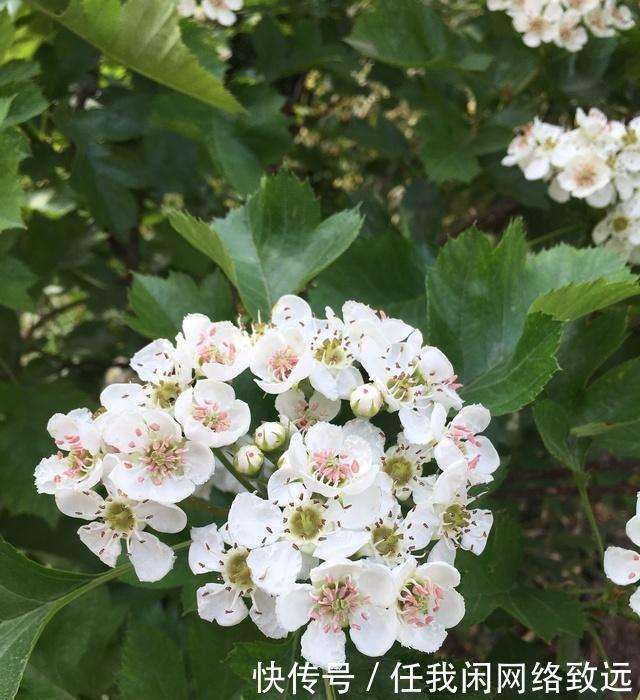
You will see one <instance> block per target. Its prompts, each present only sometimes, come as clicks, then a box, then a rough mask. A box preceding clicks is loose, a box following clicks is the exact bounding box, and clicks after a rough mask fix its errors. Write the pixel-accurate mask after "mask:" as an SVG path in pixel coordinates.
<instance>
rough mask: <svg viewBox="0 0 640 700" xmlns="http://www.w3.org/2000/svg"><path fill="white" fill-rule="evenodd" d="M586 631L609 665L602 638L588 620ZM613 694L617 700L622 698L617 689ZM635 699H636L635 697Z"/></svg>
mask: <svg viewBox="0 0 640 700" xmlns="http://www.w3.org/2000/svg"><path fill="white" fill-rule="evenodd" d="M587 631H588V632H589V634H590V635H591V637H592V638H593V642H594V644H595V645H596V649H597V650H598V653H599V654H600V657H601V658H602V660H603V661H605V662H606V663H608V664H609V666H611V662H610V660H609V654H607V650H606V649H605V648H604V644H603V643H602V639H600V635H599V634H598V630H596V628H595V627H594V626H593V624H591V623H590V622H589V623H587ZM613 694H614V696H615V697H616V698H617V700H622V696H621V694H620V693H619V692H618V691H613ZM636 700H638V699H637V698H636Z"/></svg>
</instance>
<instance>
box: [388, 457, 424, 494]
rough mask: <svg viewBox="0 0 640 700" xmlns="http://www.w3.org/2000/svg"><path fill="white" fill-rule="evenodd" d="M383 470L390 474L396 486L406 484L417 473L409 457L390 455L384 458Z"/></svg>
mask: <svg viewBox="0 0 640 700" xmlns="http://www.w3.org/2000/svg"><path fill="white" fill-rule="evenodd" d="M382 470H383V471H384V472H385V473H386V474H388V475H389V476H390V477H391V478H392V479H393V483H394V485H395V486H405V485H406V484H408V483H409V481H410V480H411V478H412V477H413V475H414V474H415V473H416V468H415V465H414V464H413V463H412V462H411V460H409V459H407V457H401V456H399V455H398V456H396V457H388V458H386V459H385V460H384V463H383V465H382Z"/></svg>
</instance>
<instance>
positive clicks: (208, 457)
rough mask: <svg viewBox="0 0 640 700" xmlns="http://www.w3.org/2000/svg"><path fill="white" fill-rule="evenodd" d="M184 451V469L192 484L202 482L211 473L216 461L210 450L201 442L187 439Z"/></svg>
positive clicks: (209, 476) (206, 479)
mask: <svg viewBox="0 0 640 700" xmlns="http://www.w3.org/2000/svg"><path fill="white" fill-rule="evenodd" d="M184 447H185V452H184V470H185V474H186V476H188V477H189V479H190V480H191V481H192V482H193V483H194V484H204V483H205V481H208V480H209V479H210V478H211V475H212V474H213V470H214V469H215V466H216V463H215V460H214V458H213V453H212V452H211V450H210V449H209V448H208V447H207V446H206V445H203V444H202V443H199V442H193V441H192V440H187V442H186V443H185V446H184Z"/></svg>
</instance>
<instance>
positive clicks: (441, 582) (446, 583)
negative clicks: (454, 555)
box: [418, 561, 460, 588]
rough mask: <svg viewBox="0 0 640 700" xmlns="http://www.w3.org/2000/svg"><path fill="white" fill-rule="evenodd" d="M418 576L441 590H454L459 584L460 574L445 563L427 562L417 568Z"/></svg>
mask: <svg viewBox="0 0 640 700" xmlns="http://www.w3.org/2000/svg"><path fill="white" fill-rule="evenodd" d="M418 575H419V576H421V577H423V578H427V579H430V580H431V581H433V582H434V583H435V584H437V585H438V586H440V587H441V588H455V587H456V586H457V585H458V584H459V583H460V572H459V571H458V570H457V569H456V568H455V567H453V566H451V565H450V564H447V563H445V562H435V561H434V562H429V563H427V564H422V566H419V567H418Z"/></svg>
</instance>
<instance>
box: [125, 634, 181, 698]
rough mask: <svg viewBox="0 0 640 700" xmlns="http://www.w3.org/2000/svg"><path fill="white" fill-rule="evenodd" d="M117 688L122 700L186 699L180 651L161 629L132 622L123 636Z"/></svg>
mask: <svg viewBox="0 0 640 700" xmlns="http://www.w3.org/2000/svg"><path fill="white" fill-rule="evenodd" d="M118 686H119V688H120V693H121V697H122V700H165V699H166V700H186V698H187V695H188V693H187V677H186V672H185V666H184V659H183V658H182V653H181V652H180V648H179V647H178V645H177V644H176V643H175V642H174V641H173V640H172V639H171V638H170V637H169V636H168V635H167V634H166V633H165V632H163V631H162V630H161V629H158V628H157V627H151V626H149V625H146V624H144V623H142V622H140V621H138V620H134V621H133V622H132V623H131V625H130V626H129V629H128V630H127V634H126V636H125V641H124V647H123V650H122V665H121V667H120V671H119V674H118Z"/></svg>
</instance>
